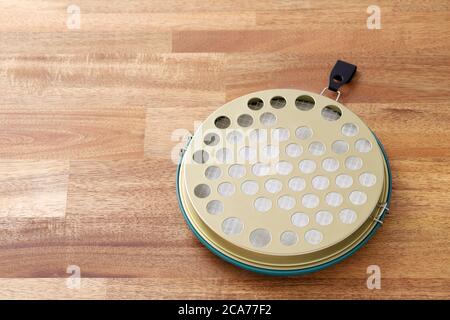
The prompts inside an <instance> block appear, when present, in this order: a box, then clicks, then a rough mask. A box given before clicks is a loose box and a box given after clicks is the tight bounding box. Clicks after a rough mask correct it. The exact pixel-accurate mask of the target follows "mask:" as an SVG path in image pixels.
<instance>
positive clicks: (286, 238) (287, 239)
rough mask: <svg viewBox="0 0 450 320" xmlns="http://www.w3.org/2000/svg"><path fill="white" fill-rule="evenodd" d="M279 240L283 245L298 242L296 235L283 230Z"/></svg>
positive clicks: (291, 244)
mask: <svg viewBox="0 0 450 320" xmlns="http://www.w3.org/2000/svg"><path fill="white" fill-rule="evenodd" d="M280 242H281V243H282V244H283V245H285V246H293V245H294V244H296V243H297V242H298V236H297V234H296V233H295V232H293V231H284V232H283V233H282V234H281V235H280Z"/></svg>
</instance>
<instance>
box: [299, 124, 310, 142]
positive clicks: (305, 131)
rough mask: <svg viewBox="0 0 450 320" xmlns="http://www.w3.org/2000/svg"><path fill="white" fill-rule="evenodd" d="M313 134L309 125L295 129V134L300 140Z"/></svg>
mask: <svg viewBox="0 0 450 320" xmlns="http://www.w3.org/2000/svg"><path fill="white" fill-rule="evenodd" d="M312 135H313V132H312V130H311V128H309V127H305V126H303V127H298V128H297V130H295V136H296V137H297V138H299V139H300V140H306V139H308V138H311V137H312Z"/></svg>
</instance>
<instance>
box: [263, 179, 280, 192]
mask: <svg viewBox="0 0 450 320" xmlns="http://www.w3.org/2000/svg"><path fill="white" fill-rule="evenodd" d="M264 187H265V188H266V190H267V191H268V192H270V193H277V192H280V191H281V188H282V187H283V184H282V183H281V181H280V180H278V179H269V180H267V181H266V182H265V183H264Z"/></svg>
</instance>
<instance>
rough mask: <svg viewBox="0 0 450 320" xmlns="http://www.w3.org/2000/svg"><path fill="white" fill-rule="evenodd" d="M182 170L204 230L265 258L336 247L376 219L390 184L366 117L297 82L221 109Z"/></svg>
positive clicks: (240, 252) (225, 245) (233, 248)
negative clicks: (295, 86) (299, 86)
mask: <svg viewBox="0 0 450 320" xmlns="http://www.w3.org/2000/svg"><path fill="white" fill-rule="evenodd" d="M181 170H182V177H181V178H180V179H182V181H181V185H182V188H183V190H182V192H183V202H184V204H185V205H186V207H187V208H188V212H189V215H190V216H191V217H193V220H196V221H197V223H194V226H196V227H197V228H198V229H201V230H198V231H199V232H200V233H201V234H203V235H205V237H206V238H208V240H209V241H210V242H212V244H213V245H216V246H218V247H220V248H221V249H222V250H223V251H226V252H228V254H231V255H236V256H238V257H240V258H242V259H247V258H248V259H250V260H252V259H253V260H255V259H256V258H255V257H258V258H257V259H256V260H263V262H264V257H267V256H277V257H283V256H295V257H299V256H302V255H305V254H310V256H311V254H314V253H319V252H326V254H327V255H330V254H333V252H330V251H329V250H328V251H326V250H325V249H327V248H333V246H334V247H336V245H338V244H340V243H344V242H345V241H346V239H349V238H350V237H351V236H352V234H355V233H356V232H357V231H358V232H361V230H362V229H363V227H364V226H365V224H367V222H368V221H369V222H372V220H373V214H374V212H375V211H377V206H378V204H379V202H380V199H382V198H383V194H384V193H385V191H386V188H385V179H386V177H385V160H384V157H383V154H382V151H381V149H380V147H379V145H378V143H377V140H376V138H375V137H374V135H373V134H372V132H371V131H370V129H369V128H368V127H367V126H366V125H365V124H364V122H363V121H362V120H361V119H360V118H359V117H358V116H356V115H355V114H354V113H353V112H351V111H350V110H349V109H347V108H346V107H345V106H343V105H342V104H340V103H338V102H336V101H334V100H331V99H329V98H327V97H324V96H321V95H318V94H313V93H310V92H305V91H300V90H293V89H276V90H266V91H260V92H256V93H252V94H249V95H245V96H242V97H239V98H237V99H235V100H233V101H231V102H229V103H227V104H225V105H223V106H222V107H220V108H219V109H217V110H216V111H215V112H213V113H212V114H211V115H210V116H209V117H208V118H207V119H206V120H205V121H204V123H203V124H202V125H201V126H200V128H199V129H198V130H197V132H196V133H195V135H194V136H193V137H192V140H191V141H190V143H189V145H188V147H187V150H186V151H185V154H184V157H183V162H182V168H181ZM194 216H195V217H194ZM194 222H195V221H194ZM341 249H342V248H340V250H341ZM252 254H255V255H256V256H255V255H252ZM261 257H262V258H261ZM316 258H317V256H314V259H316ZM269 260H270V259H269ZM277 261H278V260H277ZM267 263H269V261H268V262H267ZM270 263H273V262H270ZM298 263H299V262H298Z"/></svg>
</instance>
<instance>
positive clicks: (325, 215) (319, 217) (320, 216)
mask: <svg viewBox="0 0 450 320" xmlns="http://www.w3.org/2000/svg"><path fill="white" fill-rule="evenodd" d="M316 222H317V223H318V224H320V225H321V226H327V225H329V224H331V223H332V222H333V214H332V213H331V212H328V211H319V212H317V213H316Z"/></svg>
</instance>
